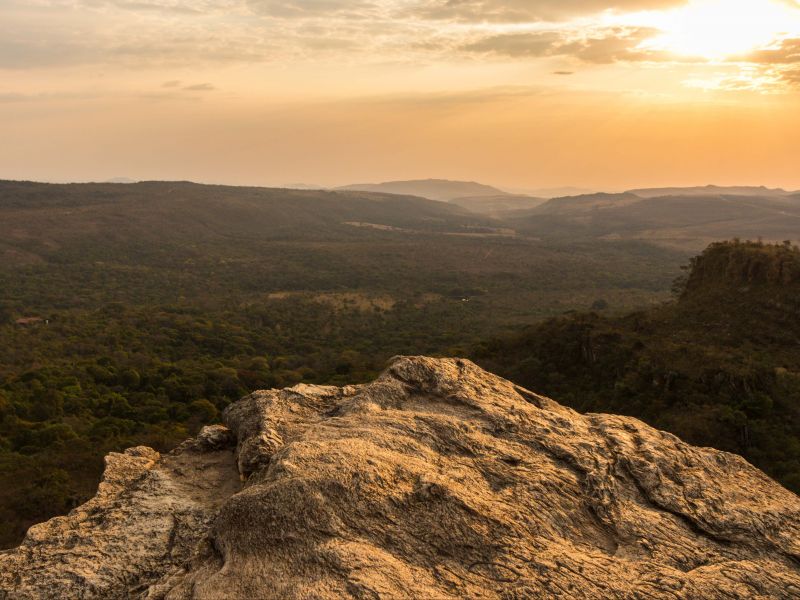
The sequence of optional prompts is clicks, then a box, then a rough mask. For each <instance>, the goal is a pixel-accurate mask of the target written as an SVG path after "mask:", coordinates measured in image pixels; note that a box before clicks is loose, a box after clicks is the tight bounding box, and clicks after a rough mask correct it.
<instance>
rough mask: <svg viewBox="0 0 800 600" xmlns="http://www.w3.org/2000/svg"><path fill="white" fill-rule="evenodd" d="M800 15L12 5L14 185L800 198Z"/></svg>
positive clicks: (4, 125)
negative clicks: (716, 193) (372, 185)
mask: <svg viewBox="0 0 800 600" xmlns="http://www.w3.org/2000/svg"><path fill="white" fill-rule="evenodd" d="M798 164H800V0H616V1H614V0H610V1H609V0H541V1H537V0H509V1H501V0H0V178H3V179H31V180H38V181H103V180H107V179H111V178H115V177H126V178H130V179H135V180H139V179H171V180H175V179H181V180H194V181H202V182H213V183H229V184H237V185H290V184H295V183H304V184H309V185H320V186H323V185H324V186H333V185H344V184H348V183H365V182H378V181H386V180H399V179H417V178H428V177H435V178H447V179H464V180H476V181H481V182H484V183H489V184H494V185H497V186H500V187H503V188H505V189H515V190H526V189H541V188H547V187H559V186H577V187H582V188H589V189H596V190H620V189H628V188H635V187H643V186H661V185H664V186H666V185H701V184H708V183H714V184H719V185H768V186H771V187H773V186H774V187H784V188H787V189H800V168H798V167H797V165H798Z"/></svg>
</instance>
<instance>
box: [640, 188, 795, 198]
mask: <svg viewBox="0 0 800 600" xmlns="http://www.w3.org/2000/svg"><path fill="white" fill-rule="evenodd" d="M630 193H632V194H636V195H637V196H640V197H641V198H657V197H659V196H678V195H682V196H685V195H691V196H719V195H725V196H769V197H780V196H788V195H791V194H793V193H796V192H787V191H786V190H782V189H780V188H774V189H772V188H767V187H764V186H763V185H762V186H733V187H722V186H718V185H706V186H698V187H683V188H681V187H668V188H647V189H640V190H630Z"/></svg>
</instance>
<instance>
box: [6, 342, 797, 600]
mask: <svg viewBox="0 0 800 600" xmlns="http://www.w3.org/2000/svg"><path fill="white" fill-rule="evenodd" d="M224 420H225V426H224V427H223V426H214V427H208V428H205V429H204V430H203V431H202V432H201V433H200V434H199V436H198V437H197V438H195V439H192V440H188V441H187V442H185V443H184V444H182V445H181V446H180V447H179V448H177V449H176V450H175V451H173V452H171V453H169V454H167V455H163V456H161V455H159V454H158V453H157V452H155V451H154V450H151V449H149V448H143V447H140V448H133V449H130V450H127V451H126V452H125V453H122V454H111V455H109V456H108V457H107V459H106V471H105V475H104V480H103V482H102V483H101V484H100V487H99V490H98V492H97V495H96V496H95V498H93V499H92V500H91V501H89V502H87V503H86V504H84V505H82V506H80V507H78V508H76V509H75V510H73V511H72V512H71V513H70V514H69V515H68V516H65V517H58V518H55V519H52V520H50V521H48V522H46V523H43V524H40V525H36V526H34V527H32V528H31V529H30V531H29V532H28V535H27V537H26V539H25V541H24V542H23V544H22V545H21V546H20V547H19V548H17V549H14V550H10V551H7V552H5V553H2V554H0V598H9V599H11V598H13V599H15V600H16V599H28V598H31V599H34V598H35V599H38V598H102V599H116V598H119V599H122V598H125V599H127V598H142V599H147V600H155V599H159V600H161V599H165V600H166V599H169V600H179V599H180V600H184V599H187V600H188V599H195V598H197V599H207V600H219V599H238V598H242V599H244V598H259V599H276V600H277V599H281V600H283V599H306V598H309V599H310V598H319V599H331V598H369V599H374V598H387V599H394V598H424V599H440V598H441V599H456V598H486V599H498V600H501V599H502V600H510V599H521V598H551V597H559V598H570V599H573V598H598V599H599V598H604V599H606V598H665V599H666V598H669V599H675V598H698V599H700V598H702V599H713V598H800V498H798V497H797V496H795V495H794V494H792V493H791V492H789V491H787V490H785V489H783V488H782V487H781V486H779V485H778V484H777V483H775V482H773V481H772V480H770V479H769V478H768V477H767V476H766V475H764V474H763V473H761V472H760V471H758V470H757V469H755V468H754V467H752V466H751V465H750V464H748V463H747V462H746V461H745V460H743V459H742V458H740V457H738V456H734V455H731V454H726V453H723V452H718V451H716V450H711V449H706V448H695V447H692V446H689V445H687V444H685V443H683V442H681V441H680V440H679V439H677V438H676V437H674V436H672V435H670V434H667V433H663V432H660V431H656V430H654V429H652V428H650V427H648V426H646V425H645V424H643V423H641V422H640V421H637V420H635V419H632V418H627V417H617V416H609V415H595V414H590V415H580V414H578V413H576V412H574V411H572V410H570V409H567V408H564V407H562V406H560V405H559V404H557V403H556V402H554V401H552V400H550V399H547V398H544V397H542V396H538V395H536V394H534V393H532V392H529V391H527V390H524V389H522V388H520V387H517V386H515V385H514V384H512V383H510V382H508V381H505V380H503V379H500V378H498V377H495V376H493V375H491V374H489V373H486V372H485V371H482V370H481V369H480V368H478V367H477V366H475V365H474V364H472V363H471V362H469V361H465V360H455V359H431V358H421V357H418V358H410V357H402V358H397V359H395V360H394V361H393V362H392V364H391V365H390V367H389V368H388V369H387V370H386V371H385V372H384V373H383V375H381V376H380V377H379V378H378V379H377V380H376V381H374V382H373V383H370V384H367V385H360V386H348V387H344V388H334V387H318V386H308V385H299V386H296V387H294V388H290V389H285V390H280V391H278V390H271V391H263V392H256V393H254V394H252V395H250V396H247V397H246V398H244V399H242V400H241V401H239V402H237V403H235V404H233V405H232V406H230V407H229V408H228V409H227V411H226V413H225V418H224Z"/></svg>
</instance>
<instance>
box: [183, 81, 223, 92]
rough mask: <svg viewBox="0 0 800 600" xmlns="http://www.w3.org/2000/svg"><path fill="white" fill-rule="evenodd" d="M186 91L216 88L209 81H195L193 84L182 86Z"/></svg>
mask: <svg viewBox="0 0 800 600" xmlns="http://www.w3.org/2000/svg"><path fill="white" fill-rule="evenodd" d="M182 89H183V90H184V91H187V92H213V91H214V90H216V89H217V88H216V87H215V86H213V85H211V84H210V83H197V84H195V85H187V86H184V87H183V88H182Z"/></svg>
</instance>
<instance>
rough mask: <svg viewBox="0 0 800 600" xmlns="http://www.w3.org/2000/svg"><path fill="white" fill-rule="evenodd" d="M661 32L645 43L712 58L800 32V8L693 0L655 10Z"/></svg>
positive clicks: (765, 0) (771, 2) (770, 1)
mask: <svg viewBox="0 0 800 600" xmlns="http://www.w3.org/2000/svg"><path fill="white" fill-rule="evenodd" d="M649 21H650V22H649V23H648V24H649V25H651V26H653V27H654V28H656V29H658V30H659V31H660V32H661V33H660V34H658V35H656V36H655V37H653V38H651V39H650V40H648V41H646V42H645V43H644V44H643V45H642V47H643V48H646V49H648V50H662V51H666V52H670V53H673V54H677V55H681V56H688V57H698V58H705V59H709V60H714V59H723V58H729V57H733V56H737V55H743V54H746V53H748V52H751V51H753V50H757V49H760V48H764V47H767V46H769V45H771V44H774V43H776V42H777V41H779V40H780V39H782V38H784V37H786V36H787V35H791V34H796V33H798V32H800V10H798V9H797V8H791V7H790V6H789V5H788V4H787V3H785V2H780V1H779V0H692V1H691V2H689V4H687V5H686V6H684V7H682V8H679V9H676V10H672V11H665V12H660V13H651V19H649Z"/></svg>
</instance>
